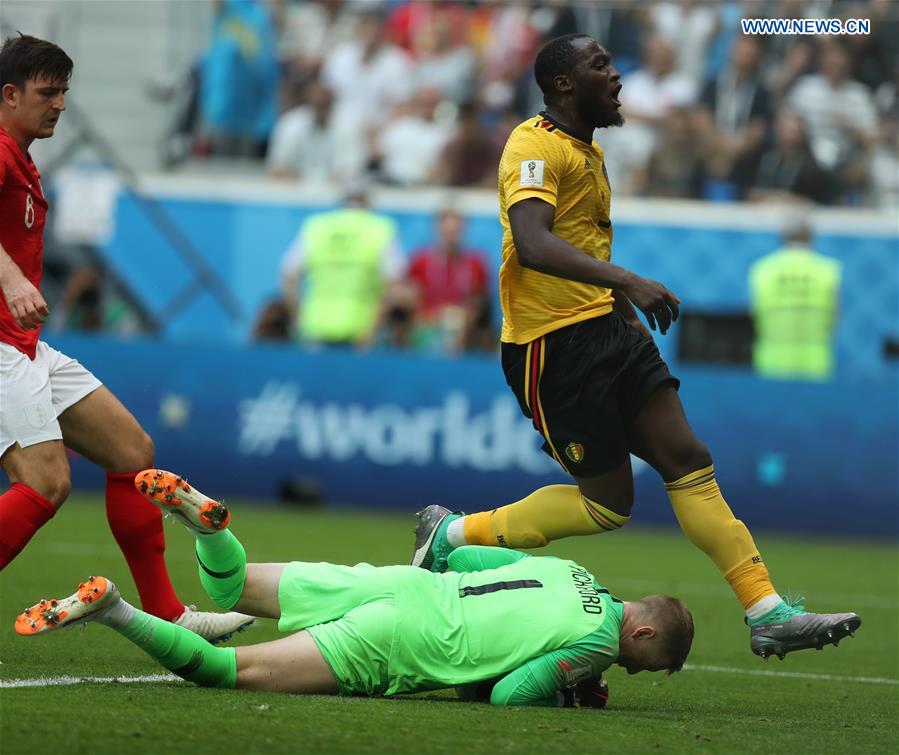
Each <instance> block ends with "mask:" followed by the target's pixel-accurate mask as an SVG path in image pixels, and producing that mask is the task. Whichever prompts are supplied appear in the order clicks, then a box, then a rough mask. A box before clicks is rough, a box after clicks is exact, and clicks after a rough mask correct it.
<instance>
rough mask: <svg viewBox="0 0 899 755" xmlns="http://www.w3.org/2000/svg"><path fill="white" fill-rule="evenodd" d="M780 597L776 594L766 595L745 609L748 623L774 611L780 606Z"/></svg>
mask: <svg viewBox="0 0 899 755" xmlns="http://www.w3.org/2000/svg"><path fill="white" fill-rule="evenodd" d="M781 602H782V601H781V597H780V595H778V594H777V593H776V592H775V593H771V595H766V596H765V597H764V598H762V599H761V600H759V601H756V602H755V603H753V604H752V605H751V606H749V608H747V609H746V618H747V619H749V620H750V621H755V620H756V619H760V618H762V616H764V615H765V614H766V613H768V612H770V611H772V610H774V609H775V608H777V607H778V606H779V605H780V604H781Z"/></svg>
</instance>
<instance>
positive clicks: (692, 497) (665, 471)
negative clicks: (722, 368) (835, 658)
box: [630, 386, 861, 658]
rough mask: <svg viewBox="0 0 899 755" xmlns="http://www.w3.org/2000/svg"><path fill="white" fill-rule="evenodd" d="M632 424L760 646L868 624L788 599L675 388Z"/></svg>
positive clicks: (803, 644) (823, 639)
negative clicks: (730, 500)
mask: <svg viewBox="0 0 899 755" xmlns="http://www.w3.org/2000/svg"><path fill="white" fill-rule="evenodd" d="M630 431H631V442H632V447H633V451H634V453H635V454H637V455H638V456H639V457H640V458H642V459H644V460H646V462H648V463H649V464H650V465H651V466H652V467H653V468H654V469H655V470H656V471H657V472H658V473H659V474H660V475H661V476H662V479H663V480H664V481H665V487H666V488H667V489H668V495H669V498H670V499H671V504H672V506H673V508H674V513H675V515H676V516H677V519H678V522H680V525H681V528H682V529H683V531H684V534H686V535H687V537H688V538H689V539H690V541H691V542H692V543H693V544H694V545H696V546H697V547H698V548H700V549H701V550H703V551H704V552H705V553H706V554H707V555H708V556H709V558H711V559H712V561H714V563H715V565H716V566H717V567H718V568H719V569H720V571H721V573H722V574H723V575H724V578H725V579H726V580H727V581H728V583H729V584H730V586H731V588H732V589H733V591H734V593H735V594H736V595H737V598H739V600H740V602H741V603H742V604H743V607H744V609H745V611H746V619H747V622H748V623H749V625H750V646H751V649H752V651H753V652H754V653H756V654H757V655H760V656H762V657H763V658H767V657H768V656H769V655H777V656H779V657H780V658H783V656H784V655H785V654H786V653H789V652H791V651H793V650H803V649H806V648H813V647H815V648H820V647H822V646H823V645H826V644H830V643H832V644H834V645H836V644H837V643H838V642H839V640H840V639H842V638H843V637H845V636H846V635H848V634H851V633H852V632H853V631H854V630H855V629H857V628H858V627H859V626H860V625H861V619H860V618H859V617H858V616H857V615H856V614H854V613H841V614H815V613H807V612H805V610H804V608H803V606H802V605H801V603H800V602H798V601H794V602H784V600H783V599H782V598H781V596H780V595H779V594H778V593H777V591H776V590H775V589H774V585H773V584H772V583H771V579H770V577H769V575H768V570H767V568H766V567H765V565H764V563H763V561H762V556H761V554H760V553H759V551H758V548H757V547H756V545H755V542H754V541H753V539H752V535H750V533H749V530H748V529H747V528H746V526H745V525H744V524H743V522H741V521H740V520H738V519H736V518H735V517H734V515H733V512H732V511H731V510H730V507H729V506H728V505H727V503H726V502H725V500H724V498H723V496H722V495H721V491H720V489H719V488H718V483H717V481H716V479H715V468H714V466H713V465H712V458H711V456H710V454H709V452H708V450H707V449H706V448H705V446H704V445H703V444H702V443H700V442H699V440H698V439H697V438H696V436H695V435H694V433H693V430H692V428H691V427H690V424H689V422H688V421H687V417H686V414H685V413H684V409H683V406H682V404H681V401H680V398H679V397H678V395H677V391H676V390H675V389H674V388H673V387H671V386H664V387H662V388H660V389H659V390H657V391H656V392H655V393H653V395H652V396H651V397H650V398H649V400H648V401H647V402H646V404H645V405H644V407H643V409H642V410H641V411H640V413H639V414H638V416H637V418H636V420H635V421H634V423H633V425H632V426H631V428H630Z"/></svg>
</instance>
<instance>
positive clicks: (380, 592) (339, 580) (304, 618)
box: [278, 561, 397, 695]
mask: <svg viewBox="0 0 899 755" xmlns="http://www.w3.org/2000/svg"><path fill="white" fill-rule="evenodd" d="M395 597H396V577H395V574H394V573H393V569H390V568H384V567H381V568H378V567H374V566H372V565H371V564H356V565H355V566H341V565H338V564H329V563H308V562H303V561H294V562H292V563H289V564H287V566H285V567H284V571H283V573H282V574H281V581H280V583H279V585H278V601H279V603H280V606H281V619H280V620H279V622H278V629H279V630H280V631H282V632H293V631H297V630H300V629H308V630H309V634H311V635H312V638H313V639H314V640H315V642H316V644H317V645H318V649H319V650H320V651H321V654H322V656H323V657H324V659H325V662H326V663H327V664H328V665H329V666H330V667H331V670H332V671H333V672H334V676H335V677H336V678H337V682H338V685H339V687H340V692H341V694H364V695H382V694H384V692H385V690H386V689H387V687H388V686H389V679H388V671H387V668H388V660H389V658H390V656H391V650H392V647H393V643H394V639H395V634H396V624H397V622H396V601H395Z"/></svg>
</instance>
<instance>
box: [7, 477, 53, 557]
mask: <svg viewBox="0 0 899 755" xmlns="http://www.w3.org/2000/svg"><path fill="white" fill-rule="evenodd" d="M55 513H56V509H55V508H53V504H52V503H50V501H48V500H47V499H46V498H44V496H42V495H41V494H40V493H38V492H37V491H36V490H35V489H34V488H30V487H28V486H27V485H25V484H24V483H21V482H14V483H13V486H12V487H11V488H10V489H9V490H7V491H6V492H5V493H4V494H3V495H0V571H2V570H3V569H5V568H6V565H7V564H8V563H10V562H11V561H12V560H13V559H14V558H15V557H16V556H18V555H19V552H20V551H21V550H22V548H24V547H25V546H26V545H28V541H29V540H31V538H32V537H33V536H34V533H35V532H37V531H38V530H39V529H40V528H41V527H43V526H44V525H45V524H46V523H47V522H49V521H50V519H51V517H52V516H53V515H54V514H55Z"/></svg>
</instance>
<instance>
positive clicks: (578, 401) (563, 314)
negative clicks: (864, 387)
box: [412, 34, 861, 659]
mask: <svg viewBox="0 0 899 755" xmlns="http://www.w3.org/2000/svg"><path fill="white" fill-rule="evenodd" d="M534 72H535V76H536V79H537V83H538V84H539V86H540V88H541V90H542V91H543V95H544V101H545V103H546V110H545V111H543V112H541V113H540V114H539V115H535V116H533V117H532V118H528V120H526V121H525V122H524V123H522V124H521V125H519V126H518V127H517V128H516V129H515V130H514V131H512V133H511V135H510V136H509V140H508V142H507V143H506V148H505V151H504V152H503V157H502V160H501V162H500V169H499V199H500V218H501V221H502V225H503V262H502V267H501V269H500V299H501V302H502V309H503V331H502V342H503V343H502V361H503V369H504V371H505V374H506V381H507V382H508V383H509V386H510V387H511V388H512V390H513V391H514V392H515V395H516V397H517V398H518V402H519V404H520V405H521V409H522V411H523V412H524V414H525V415H526V416H527V417H528V418H530V419H532V420H533V423H534V427H535V428H536V430H537V431H538V432H539V433H540V434H541V435H542V436H543V439H544V444H543V449H544V451H546V452H547V453H548V454H550V455H551V456H552V457H553V458H554V459H555V460H556V461H557V462H558V463H559V464H560V465H561V466H562V467H563V468H564V469H565V470H566V471H567V472H568V473H569V474H570V475H571V476H572V477H573V478H574V483H575V484H574V485H549V486H547V487H543V488H540V489H539V490H537V491H535V492H533V493H531V495H529V496H528V497H527V498H524V499H523V500H521V501H518V502H516V503H512V504H509V505H507V506H503V507H501V508H497V509H493V510H492V511H484V512H481V513H476V514H470V515H467V516H466V515H463V514H460V513H452V512H450V511H449V510H448V509H445V508H443V507H440V506H429V507H427V508H426V509H425V510H424V511H422V512H420V515H419V525H418V528H417V529H416V543H415V552H414V555H413V560H412V563H413V564H415V565H417V566H421V567H423V568H426V569H431V570H432V571H442V570H443V569H445V568H446V558H447V556H448V555H449V553H450V552H451V551H452V550H453V549H454V548H456V547H459V546H462V545H466V544H471V545H499V546H503V547H507V548H536V547H539V546H542V545H546V543H548V542H549V541H551V540H556V539H558V538H562V537H568V536H570V535H589V534H594V533H601V532H610V531H612V530H616V529H618V528H619V527H621V526H623V525H624V524H626V523H627V521H628V520H629V518H630V511H631V506H632V504H633V496H634V493H633V476H632V472H631V463H630V454H631V453H633V454H636V455H637V456H638V457H640V458H641V459H644V460H645V461H646V462H648V463H649V464H650V465H651V466H652V467H653V468H654V469H655V470H656V471H657V472H658V473H659V474H660V475H661V477H662V479H663V480H664V482H665V487H666V489H667V490H668V495H669V498H670V499H671V504H672V506H673V507H674V513H675V515H676V516H677V519H678V521H679V522H680V525H681V527H682V528H683V531H684V533H685V534H686V535H687V537H688V538H689V539H690V540H691V541H692V542H693V543H694V544H695V545H696V546H697V547H699V548H700V549H702V550H703V551H704V552H705V553H706V554H707V555H708V556H709V557H710V558H711V559H712V561H713V562H714V563H715V565H716V566H717V567H718V568H719V569H720V570H721V572H722V573H723V575H724V578H725V579H726V580H727V581H728V583H729V584H730V586H731V587H732V589H733V591H734V592H735V593H736V595H737V598H739V600H740V602H741V603H742V604H743V607H744V609H745V611H746V618H747V621H748V623H749V626H750V646H751V649H752V651H753V652H754V653H756V654H758V655H760V656H762V657H763V658H766V659H767V657H768V656H769V655H778V656H779V657H781V658H783V656H784V655H785V654H786V653H788V652H791V651H793V650H801V649H804V648H812V647H821V646H823V645H825V644H828V643H833V644H834V645H836V644H837V642H838V641H839V640H840V639H841V638H842V637H844V636H846V635H847V634H849V633H851V632H852V631H854V630H855V629H856V628H857V627H858V626H859V625H860V624H861V619H860V618H859V617H858V616H857V615H856V614H853V613H842V614H815V613H807V612H806V611H805V610H804V609H803V608H802V606H801V605H800V604H799V601H789V600H787V601H785V600H783V599H782V598H781V596H780V595H779V594H778V593H777V591H776V590H775V588H774V586H773V585H772V584H771V580H770V578H769V576H768V570H767V569H766V568H765V565H764V562H763V561H762V557H761V555H760V554H759V551H758V548H757V547H756V545H755V543H754V542H753V540H752V536H751V535H750V534H749V530H748V529H746V526H745V525H744V524H743V522H741V521H740V520H738V519H736V518H735V517H734V515H733V513H732V512H731V510H730V508H729V507H728V505H727V503H726V502H725V500H724V498H723V497H722V495H721V491H720V490H719V489H718V483H717V481H716V480H715V468H714V466H713V465H712V457H711V456H710V455H709V452H708V450H707V449H706V447H705V446H704V445H703V444H702V443H701V442H700V441H699V440H698V439H697V438H696V436H695V435H694V434H693V431H692V429H691V427H690V425H689V423H688V422H687V418H686V416H685V414H684V410H683V407H682V406H681V402H680V399H679V398H678V394H677V388H678V386H679V382H678V380H677V379H676V378H675V377H673V376H672V375H671V373H670V372H669V371H668V367H667V366H666V365H665V362H664V361H663V360H662V358H661V356H660V355H659V351H658V348H657V347H656V345H655V343H654V342H653V339H652V336H651V335H650V333H649V331H648V330H647V329H646V327H645V326H644V325H643V324H642V322H641V321H640V320H639V318H638V316H637V313H636V309H639V310H640V311H641V312H643V314H644V316H645V317H646V320H647V322H648V324H649V327H650V328H652V329H653V330H656V329H658V330H659V331H660V333H661V334H662V335H664V334H665V333H666V332H667V331H668V328H669V327H670V326H671V323H672V322H673V321H674V320H676V319H677V315H678V305H679V303H680V302H679V300H678V298H677V297H676V296H675V295H674V294H673V293H671V292H670V291H669V290H668V289H666V288H665V287H664V286H663V285H662V284H660V283H658V282H656V281H653V280H648V279H646V278H641V277H640V276H638V275H636V274H634V273H632V272H630V271H628V270H625V269H624V268H622V267H619V266H618V265H615V264H613V263H612V262H610V258H611V244H612V224H611V218H610V212H609V210H610V198H611V191H610V189H609V181H608V176H607V174H606V171H605V166H604V162H603V153H602V150H601V149H600V148H599V146H598V145H597V144H596V143H595V142H594V141H593V138H592V137H593V131H594V129H596V128H607V127H610V126H620V125H622V124H623V122H624V119H623V118H622V116H621V114H620V113H619V107H620V103H619V101H618V94H619V92H620V91H621V83H620V77H619V74H618V71H616V70H615V68H614V66H613V65H612V61H611V58H610V56H609V53H608V52H606V51H605V50H604V49H603V48H602V47H600V45H598V44H597V43H596V41H595V40H593V39H592V38H590V37H588V36H585V35H582V34H573V35H566V36H564V37H558V38H556V39H553V40H550V41H549V42H547V43H546V45H544V47H543V48H542V49H541V50H540V52H539V53H538V54H537V59H536V62H535V65H534ZM635 308H636V309H635Z"/></svg>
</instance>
